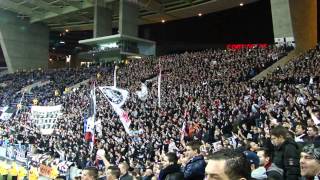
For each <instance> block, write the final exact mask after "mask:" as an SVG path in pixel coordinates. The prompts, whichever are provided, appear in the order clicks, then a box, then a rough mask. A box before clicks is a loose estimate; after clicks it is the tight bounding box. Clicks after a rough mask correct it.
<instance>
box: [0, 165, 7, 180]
mask: <svg viewBox="0 0 320 180" xmlns="http://www.w3.org/2000/svg"><path fill="white" fill-rule="evenodd" d="M0 175H1V176H2V179H7V177H8V169H7V165H6V163H5V162H3V161H1V162H0Z"/></svg>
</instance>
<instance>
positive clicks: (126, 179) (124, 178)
mask: <svg viewBox="0 0 320 180" xmlns="http://www.w3.org/2000/svg"><path fill="white" fill-rule="evenodd" d="M119 180H133V177H132V176H130V175H129V174H128V173H126V174H125V175H123V176H120V178H119Z"/></svg>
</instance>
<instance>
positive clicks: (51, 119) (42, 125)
mask: <svg viewBox="0 0 320 180" xmlns="http://www.w3.org/2000/svg"><path fill="white" fill-rule="evenodd" d="M61 107H62V106H61V105H58V106H32V107H31V119H32V123H33V124H35V125H36V126H37V127H38V129H40V132H41V133H42V134H46V135H48V134H52V133H53V130H54V128H55V126H56V123H57V119H58V118H59V117H60V116H61Z"/></svg>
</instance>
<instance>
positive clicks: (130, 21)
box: [119, 0, 139, 37]
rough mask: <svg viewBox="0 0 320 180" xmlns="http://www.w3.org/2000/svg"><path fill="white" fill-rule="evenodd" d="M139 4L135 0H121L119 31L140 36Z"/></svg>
mask: <svg viewBox="0 0 320 180" xmlns="http://www.w3.org/2000/svg"><path fill="white" fill-rule="evenodd" d="M138 16H139V6H138V4H137V3H136V2H135V1H129V0H120V4H119V33H120V34H125V35H129V36H134V37H137V36H138Z"/></svg>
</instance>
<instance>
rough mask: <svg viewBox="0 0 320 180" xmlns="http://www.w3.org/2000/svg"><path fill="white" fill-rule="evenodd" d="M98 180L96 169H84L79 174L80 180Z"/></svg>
mask: <svg viewBox="0 0 320 180" xmlns="http://www.w3.org/2000/svg"><path fill="white" fill-rule="evenodd" d="M96 179H98V169H97V168H95V167H86V168H84V169H83V170H82V172H81V180H96Z"/></svg>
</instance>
